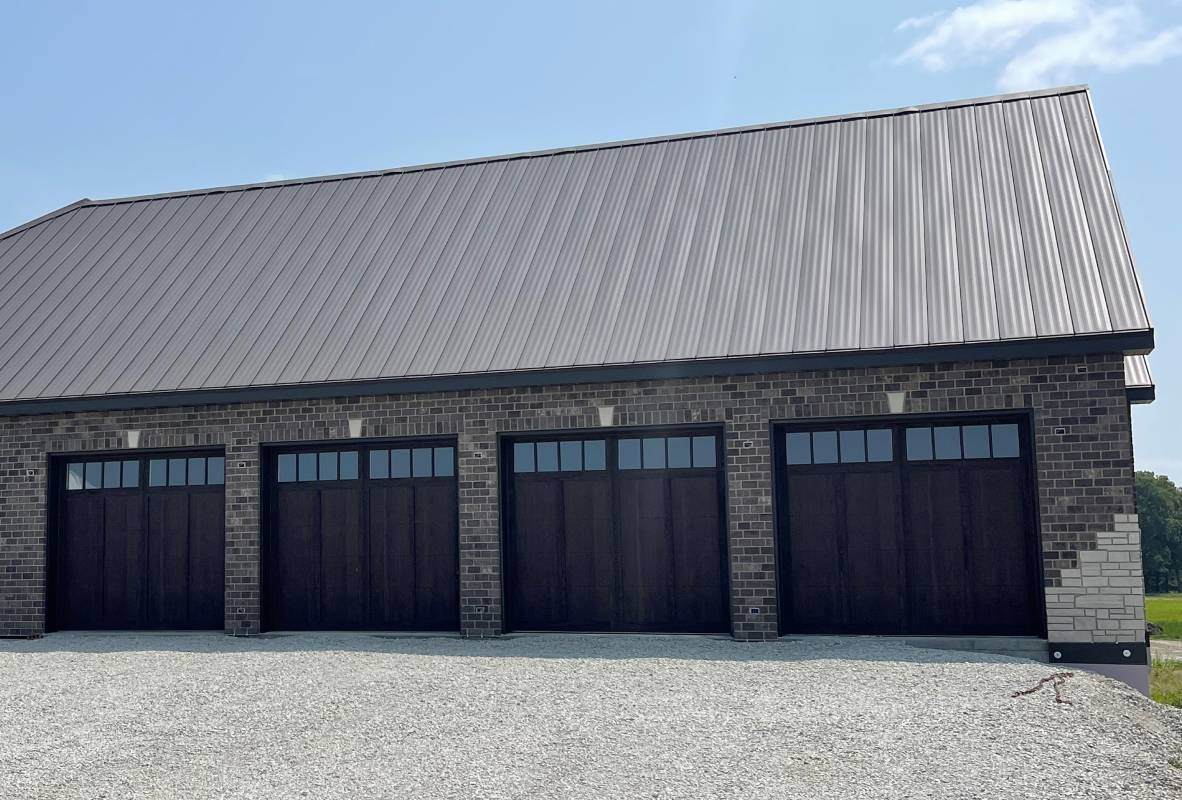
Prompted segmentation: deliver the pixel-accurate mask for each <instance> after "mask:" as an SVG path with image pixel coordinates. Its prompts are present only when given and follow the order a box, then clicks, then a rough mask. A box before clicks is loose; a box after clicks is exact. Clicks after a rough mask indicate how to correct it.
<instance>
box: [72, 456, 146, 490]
mask: <svg viewBox="0 0 1182 800" xmlns="http://www.w3.org/2000/svg"><path fill="white" fill-rule="evenodd" d="M139 485H140V462H138V461H90V462H85V463H84V462H74V463H71V464H67V465H66V490H67V491H71V492H79V491H87V490H96V489H135V488H138V487H139Z"/></svg>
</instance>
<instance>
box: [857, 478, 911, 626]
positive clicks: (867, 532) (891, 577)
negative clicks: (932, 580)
mask: <svg viewBox="0 0 1182 800" xmlns="http://www.w3.org/2000/svg"><path fill="white" fill-rule="evenodd" d="M844 489H845V529H846V541H845V551H846V556H845V563H846V570H845V585H846V591H845V597H846V598H847V608H846V618H845V620H844V622H845V624H846V625H847V626H850V627H853V628H864V629H866V630H867V631H869V632H874V633H881V632H889V631H893V630H898V629H899V627H900V626H901V625H902V623H903V602H902V598H901V596H900V592H901V589H902V581H901V579H900V572H901V569H902V567H901V563H900V549H901V547H900V545H901V542H900V538H901V537H900V530H899V520H898V514H897V509H898V481H897V479H896V477H895V475H894V474H892V473H886V472H855V473H850V474H847V475H846V477H845V485H844Z"/></svg>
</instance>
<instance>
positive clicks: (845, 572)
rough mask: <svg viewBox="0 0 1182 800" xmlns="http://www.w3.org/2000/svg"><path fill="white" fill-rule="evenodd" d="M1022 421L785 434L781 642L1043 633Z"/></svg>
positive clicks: (781, 436)
mask: <svg viewBox="0 0 1182 800" xmlns="http://www.w3.org/2000/svg"><path fill="white" fill-rule="evenodd" d="M1027 429H1028V426H1027V423H1026V420H1025V419H1024V418H1021V417H1017V418H1015V417H1009V418H1004V417H1003V418H989V419H983V418H974V419H959V420H919V421H917V420H908V421H906V422H905V423H904V422H893V421H887V422H882V423H880V424H871V425H867V424H865V423H862V424H860V425H850V426H842V425H833V424H829V425H825V424H818V425H810V426H788V425H785V426H781V427H780V428H779V429H778V434H777V436H776V437H775V441H776V448H775V459H776V464H777V468H776V474H777V484H778V487H777V491H778V499H777V512H778V521H779V534H778V535H779V570H780V598H781V599H780V603H781V620H782V621H781V629H782V632H783V633H867V634H932V635H960V634H966V635H968V634H975V635H994V634H996V635H1003V634H1004V635H1038V634H1040V633H1041V632H1042V620H1043V614H1042V607H1041V599H1040V598H1041V588H1040V587H1041V581H1040V573H1039V566H1038V563H1039V561H1038V556H1039V550H1038V544H1037V537H1036V535H1035V526H1034V514H1033V510H1032V509H1033V498H1032V494H1031V483H1032V482H1031V479H1030V472H1031V469H1030V450H1031V448H1030V441H1029V436H1028V433H1027Z"/></svg>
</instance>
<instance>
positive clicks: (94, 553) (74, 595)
mask: <svg viewBox="0 0 1182 800" xmlns="http://www.w3.org/2000/svg"><path fill="white" fill-rule="evenodd" d="M104 506H105V503H104V500H103V496H102V495H100V494H80V495H70V496H67V497H66V498H65V501H64V510H63V520H62V524H63V528H64V530H63V534H64V535H63V536H61V537H60V542H59V545H58V548H59V550H60V552H59V556H58V558H59V563H60V567H59V569H60V572H59V577H58V582H59V586H60V587H61V588H62V589H64V591H59V592H58V595H57V599H58V608H57V609H56V611H57V616H58V619H59V622H60V623H62V624H64V625H65V626H66V627H72V628H96V627H102V620H103V570H101V569H96V568H95V565H97V564H102V563H104V559H103V538H104V522H105V514H104V513H103V508H104Z"/></svg>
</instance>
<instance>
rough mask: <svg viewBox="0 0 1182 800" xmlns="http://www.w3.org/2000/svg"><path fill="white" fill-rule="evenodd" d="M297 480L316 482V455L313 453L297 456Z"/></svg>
mask: <svg viewBox="0 0 1182 800" xmlns="http://www.w3.org/2000/svg"><path fill="white" fill-rule="evenodd" d="M298 458H299V465H300V471H299V478H300V480H301V481H314V480H316V454H315V453H300V454H299V457H298Z"/></svg>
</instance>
